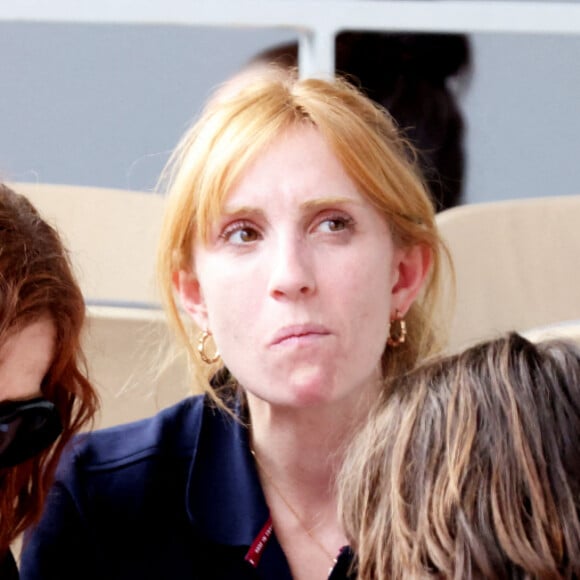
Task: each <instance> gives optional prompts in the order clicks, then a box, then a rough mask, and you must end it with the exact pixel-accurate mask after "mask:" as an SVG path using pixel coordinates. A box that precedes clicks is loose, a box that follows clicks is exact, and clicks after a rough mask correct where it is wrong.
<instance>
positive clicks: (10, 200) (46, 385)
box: [0, 184, 98, 554]
mask: <svg viewBox="0 0 580 580" xmlns="http://www.w3.org/2000/svg"><path fill="white" fill-rule="evenodd" d="M42 317H48V318H49V319H50V320H51V322H52V323H53V324H54V327H55V330H56V338H55V340H56V344H55V349H54V358H53V360H52V362H51V365H50V368H49V370H48V373H47V374H46V376H45V377H44V380H43V382H42V385H41V390H42V395H43V396H44V397H45V398H46V399H48V400H49V401H51V402H52V403H54V405H55V406H56V407H57V409H58V412H59V415H60V419H61V422H62V425H63V432H62V435H61V436H60V437H59V438H58V439H57V440H56V442H55V443H54V444H53V445H52V446H51V447H50V448H48V449H46V450H45V451H43V452H42V453H41V454H39V455H38V456H36V457H34V458H32V459H29V460H28V461H26V462H24V463H22V464H20V465H17V466H15V467H9V468H4V469H0V554H2V553H3V552H5V551H6V550H7V549H8V546H9V544H10V542H11V541H12V540H14V539H15V538H16V537H17V536H18V535H19V534H20V533H21V532H22V531H24V529H26V528H27V527H28V526H30V525H31V524H33V523H34V522H35V521H37V519H38V518H39V516H40V513H41V509H42V505H43V503H44V499H45V497H46V494H47V491H48V488H49V487H50V484H51V482H52V478H53V475H54V471H55V469H56V464H57V462H58V459H59V457H60V455H61V453H62V450H63V448H64V447H65V445H66V444H67V442H68V441H69V440H70V438H71V437H72V436H73V435H74V434H75V433H76V432H78V431H79V430H80V429H81V427H83V426H84V425H85V424H86V423H87V422H88V421H90V420H91V419H92V418H93V416H94V414H95V413H96V410H97V407H98V400H97V395H96V392H95V391H94V390H93V387H92V386H91V384H90V383H89V381H88V379H87V371H86V364H85V360H84V356H83V353H82V350H81V332H82V328H83V322H84V319H85V304H84V300H83V296H82V294H81V290H80V288H79V286H78V284H77V282H76V280H75V278H74V275H73V272H72V267H71V264H70V261H69V258H68V254H67V252H66V250H65V248H64V247H63V244H62V242H61V240H60V237H59V235H58V234H57V232H56V231H55V229H54V228H52V227H51V226H50V225H49V224H47V223H46V222H45V221H44V220H43V219H42V218H41V217H40V215H39V214H38V212H37V211H36V209H35V208H34V207H33V206H32V204H31V203H30V202H29V201H28V200H27V199H26V197H24V196H23V195H19V194H17V193H15V192H13V191H12V190H11V189H9V188H8V187H7V186H5V185H2V184H0V345H1V344H4V342H5V341H6V339H7V338H8V337H9V336H11V335H12V334H13V333H16V332H18V331H19V330H22V329H23V328H24V327H26V326H27V325H29V324H31V323H32V322H35V321H37V320H38V319H40V318H42Z"/></svg>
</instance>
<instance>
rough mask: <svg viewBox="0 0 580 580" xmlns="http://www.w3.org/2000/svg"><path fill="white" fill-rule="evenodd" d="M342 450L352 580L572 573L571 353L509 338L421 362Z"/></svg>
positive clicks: (577, 364) (571, 348)
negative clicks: (356, 573) (353, 556)
mask: <svg viewBox="0 0 580 580" xmlns="http://www.w3.org/2000/svg"><path fill="white" fill-rule="evenodd" d="M392 389H393V390H392V394H391V396H390V398H389V400H388V401H387V402H386V404H385V406H384V407H383V408H382V409H381V410H380V411H379V412H378V414H377V415H376V417H374V418H373V420H372V421H371V422H370V424H369V425H368V427H366V428H364V429H363V431H362V432H361V434H360V435H359V436H358V438H357V439H356V441H355V442H354V444H353V446H352V447H351V448H350V449H349V453H348V454H347V458H346V461H345V464H344V466H343V468H342V472H341V476H340V478H339V481H340V494H341V510H342V515H343V521H344V525H345V528H346V532H347V535H348V536H349V537H350V538H351V540H352V542H353V546H354V548H355V549H356V550H357V551H358V555H359V558H360V578H361V579H364V580H370V579H377V580H379V579H380V580H382V579H386V578H413V577H427V576H429V575H435V576H438V577H444V578H458V579H459V578H571V577H575V576H574V575H578V574H580V555H579V554H578V550H577V548H578V545H580V520H579V517H578V514H579V507H580V505H579V503H580V453H579V452H578V450H577V449H578V447H577V443H578V441H579V440H580V349H578V347H577V346H576V345H574V344H572V343H566V342H558V341H551V342H545V343H540V344H537V345H536V344H532V343H530V342H528V341H527V340H525V339H524V338H522V337H521V336H519V335H517V334H510V335H508V336H506V337H503V338H500V339H497V340H494V341H491V342H486V343H482V344H480V345H477V346H475V347H472V348H470V349H469V350H467V351H465V352H464V353H462V354H459V355H455V356H452V357H448V358H444V359H440V360H437V361H434V362H432V363H429V364H428V365H426V366H424V367H422V368H420V369H418V370H417V371H415V372H412V373H410V374H409V375H407V376H405V377H403V378H402V379H401V380H399V381H396V382H395V383H394V384H393V385H392Z"/></svg>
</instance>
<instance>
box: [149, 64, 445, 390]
mask: <svg viewBox="0 0 580 580" xmlns="http://www.w3.org/2000/svg"><path fill="white" fill-rule="evenodd" d="M301 124H302V125H305V126H314V127H316V128H317V129H318V130H319V131H320V133H321V134H322V136H323V137H324V138H325V139H326V140H327V142H328V143H329V145H330V147H331V148H332V150H333V152H334V154H335V155H336V157H337V158H338V159H339V161H340V162H341V164H342V165H343V167H344V169H345V171H346V172H347V174H348V175H349V177H350V178H351V179H352V180H353V182H354V183H355V184H356V185H357V187H358V190H359V191H360V192H361V194H362V195H364V196H365V197H366V198H367V199H368V200H369V201H370V203H372V204H373V205H374V206H375V207H376V208H377V209H378V210H379V211H380V212H381V213H382V215H384V217H385V219H386V221H387V222H388V223H389V225H390V228H391V232H392V236H393V239H394V241H395V244H397V245H399V246H401V247H412V246H414V245H423V246H425V247H427V248H428V249H429V251H430V252H431V255H432V268H431V272H430V276H429V278H428V280H427V282H426V284H425V287H424V291H423V295H422V298H421V300H419V301H417V302H416V303H415V304H414V305H413V306H412V307H411V309H410V311H409V313H408V314H407V326H408V328H409V336H410V337H412V339H410V340H409V341H407V343H406V344H405V345H404V346H403V347H401V348H399V349H397V350H396V351H393V350H390V351H389V352H385V354H384V356H383V372H384V374H385V376H390V375H392V374H396V373H398V372H401V371H403V370H408V369H409V368H411V367H413V366H414V365H415V364H416V362H417V360H419V359H420V358H422V357H423V356H425V355H427V354H429V353H431V352H433V351H434V350H436V349H437V348H438V347H439V345H438V344H437V341H436V340H435V336H436V332H435V330H434V328H435V327H436V326H437V323H436V322H434V316H433V315H434V314H436V313H437V314H438V313H439V304H438V303H439V298H440V295H439V292H438V284H439V279H440V269H441V264H442V261H443V260H444V259H445V258H446V257H447V254H446V251H445V249H444V245H443V242H442V241H441V239H440V237H439V234H438V231H437V227H436V224H435V218H434V209H433V204H432V202H431V199H430V198H429V195H428V193H427V190H426V188H425V185H424V183H423V181H422V178H421V177H420V173H419V170H418V168H417V166H416V165H415V162H414V157H413V150H412V148H411V147H410V145H409V144H408V143H407V142H406V141H405V140H404V139H403V138H402V137H401V136H400V135H399V134H398V132H397V130H396V128H395V125H394V123H393V121H392V119H391V117H390V116H389V115H388V114H387V113H386V111H385V110H384V109H382V108H381V107H380V106H379V105H377V104H376V103H373V102H372V101H371V100H370V99H368V98H367V97H365V96H364V95H363V94H362V93H361V92H359V91H358V90H357V89H356V88H354V87H353V86H352V85H350V84H349V83H347V82H346V81H345V80H341V79H336V80H334V81H325V80H320V79H303V80H299V79H297V77H296V74H295V73H291V72H288V71H287V70H286V69H279V68H277V67H266V68H264V69H262V70H260V71H259V72H258V71H256V72H255V73H254V72H250V73H248V76H247V78H245V79H243V80H240V79H237V81H236V82H235V84H234V85H233V86H232V85H231V84H230V85H229V86H228V85H226V86H225V87H222V88H221V89H220V90H219V91H218V92H217V94H216V95H215V96H214V98H213V99H212V100H211V101H210V102H209V103H208V105H207V106H206V109H205V110H204V111H203V113H202V115H201V117H200V118H199V120H198V121H197V122H196V123H195V124H194V125H193V126H192V127H191V129H190V130H189V131H187V132H186V134H185V135H184V137H183V139H182V140H181V142H180V144H179V145H178V147H177V148H176V151H175V153H174V155H173V158H172V159H171V161H170V164H169V166H168V170H167V175H168V177H167V180H168V182H169V185H168V190H169V195H168V198H167V206H166V214H165V218H164V223H163V226H162V232H161V239H160V244H159V252H158V275H159V285H160V288H161V292H162V296H163V300H164V304H165V306H166V310H167V312H168V315H169V318H170V321H171V322H172V323H173V325H174V327H175V328H176V330H177V333H178V335H179V336H180V337H181V338H182V339H183V342H184V344H185V346H186V348H187V349H188V352H189V353H190V358H191V359H192V360H196V358H197V353H196V352H195V349H194V348H193V346H192V341H191V337H190V336H189V333H188V329H187V327H186V325H185V324H184V323H183V321H182V320H181V318H180V316H179V309H178V306H177V299H176V296H175V294H174V289H173V279H174V278H173V277H174V275H175V273H176V272H178V271H179V270H186V271H188V270H191V269H192V265H193V264H192V262H193V247H194V244H197V243H204V242H205V241H206V240H207V235H208V231H209V229H210V227H211V225H212V223H213V222H214V221H215V220H216V219H217V218H218V217H219V215H220V213H221V211H222V207H223V204H224V201H225V199H226V197H227V195H228V194H229V192H230V191H231V190H232V188H233V187H234V185H235V184H236V181H237V180H238V179H239V178H240V176H241V175H242V173H243V171H244V170H245V169H246V168H247V167H248V166H249V165H250V163H251V162H252V161H253V160H254V159H255V158H256V157H257V156H258V155H260V153H261V152H262V151H263V150H264V149H265V148H266V147H267V146H268V144H269V143H271V142H272V141H273V140H274V139H275V138H276V137H277V136H278V135H280V134H281V133H282V132H283V131H284V130H287V129H289V128H291V127H294V126H299V125H301ZM210 392H211V391H210Z"/></svg>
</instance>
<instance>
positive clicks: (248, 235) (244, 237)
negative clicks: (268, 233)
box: [220, 224, 260, 245]
mask: <svg viewBox="0 0 580 580" xmlns="http://www.w3.org/2000/svg"><path fill="white" fill-rule="evenodd" d="M220 237H221V238H223V239H224V240H226V241H227V242H230V243H231V244H238V245H242V244H249V243H251V242H255V241H257V240H258V239H259V238H260V234H259V233H258V231H257V230H256V229H255V228H253V227H250V226H247V225H243V224H234V225H232V226H229V227H227V228H226V229H225V230H224V232H223V233H222V235H221V236H220Z"/></svg>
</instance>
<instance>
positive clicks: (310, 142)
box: [222, 126, 363, 213]
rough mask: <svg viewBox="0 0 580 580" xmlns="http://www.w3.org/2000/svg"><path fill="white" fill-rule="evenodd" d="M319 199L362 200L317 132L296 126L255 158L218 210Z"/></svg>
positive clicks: (233, 209)
mask: <svg viewBox="0 0 580 580" xmlns="http://www.w3.org/2000/svg"><path fill="white" fill-rule="evenodd" d="M320 197H325V198H342V199H345V200H351V201H361V200H362V199H363V198H362V196H361V194H360V193H359V192H358V191H357V187H356V185H355V183H354V182H353V180H352V179H351V178H350V177H349V175H348V174H347V172H346V171H345V169H344V167H343V166H342V164H341V163H340V161H339V160H338V158H337V157H336V155H335V154H334V152H333V151H332V149H331V147H330V146H329V144H328V143H327V142H326V140H325V139H324V137H323V136H322V135H321V133H320V132H319V131H318V129H316V128H315V127H312V126H298V127H292V128H289V129H287V130H285V131H284V132H283V133H281V134H280V135H277V136H276V137H275V138H274V139H273V140H272V141H271V142H270V143H269V144H268V145H267V146H266V147H265V148H264V149H263V150H262V151H261V152H260V153H259V154H257V155H256V157H255V159H254V160H253V161H252V162H251V163H250V164H249V165H248V166H247V167H246V168H245V169H244V170H243V171H242V172H241V173H240V175H239V177H238V179H237V180H236V183H235V185H234V186H233V187H232V188H231V190H230V191H229V192H228V193H227V195H226V196H225V199H224V202H223V208H222V209H223V211H224V212H225V213H231V212H232V211H236V210H237V208H238V207H240V206H244V205H245V204H248V203H258V204H262V203H269V202H272V201H274V200H284V199H286V200H288V201H289V200H291V199H296V200H298V201H301V202H302V203H305V204H308V203H310V202H309V200H312V201H314V200H316V199H318V198H320Z"/></svg>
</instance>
